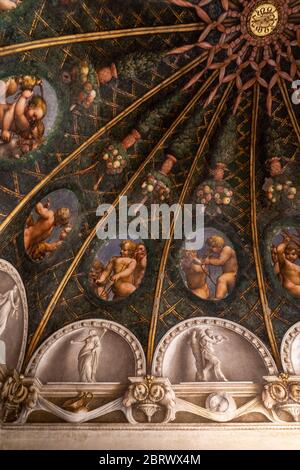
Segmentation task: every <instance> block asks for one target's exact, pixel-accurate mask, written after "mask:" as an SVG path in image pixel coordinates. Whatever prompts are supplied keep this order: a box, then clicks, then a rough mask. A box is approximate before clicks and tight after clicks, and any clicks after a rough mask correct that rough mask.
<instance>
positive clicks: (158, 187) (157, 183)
mask: <svg viewBox="0 0 300 470" xmlns="http://www.w3.org/2000/svg"><path fill="white" fill-rule="evenodd" d="M141 187H142V193H143V195H144V196H145V197H147V198H148V199H151V200H156V201H161V202H163V201H165V200H167V199H169V197H170V192H171V189H170V188H169V186H168V185H167V184H166V183H165V182H164V181H162V180H161V179H159V178H157V177H156V176H155V175H152V174H149V175H148V176H147V179H146V180H145V181H144V182H143V184H142V186H141Z"/></svg>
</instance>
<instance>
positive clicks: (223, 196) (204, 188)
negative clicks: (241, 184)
mask: <svg viewBox="0 0 300 470" xmlns="http://www.w3.org/2000/svg"><path fill="white" fill-rule="evenodd" d="M232 196H233V191H232V189H231V188H229V187H226V186H224V185H215V182H212V184H211V183H209V182H204V183H203V184H202V185H200V186H199V187H198V189H197V197H198V198H199V202H201V204H204V205H206V206H207V205H209V204H211V203H214V204H217V205H218V206H219V205H225V206H227V205H229V204H230V203H231V199H232Z"/></svg>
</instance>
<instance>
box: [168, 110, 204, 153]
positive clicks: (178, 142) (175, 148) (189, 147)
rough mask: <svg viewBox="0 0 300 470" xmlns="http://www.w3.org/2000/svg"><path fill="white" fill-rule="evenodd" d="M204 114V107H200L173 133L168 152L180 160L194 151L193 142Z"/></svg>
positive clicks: (195, 139)
mask: <svg viewBox="0 0 300 470" xmlns="http://www.w3.org/2000/svg"><path fill="white" fill-rule="evenodd" d="M203 115H204V109H203V108H201V109H200V110H198V111H197V112H196V113H194V114H193V115H192V116H191V117H190V118H189V119H188V121H187V123H186V124H185V126H184V127H183V129H181V131H180V132H178V133H177V134H176V135H175V138H174V140H173V142H172V143H171V145H170V147H169V153H171V154H172V155H174V156H175V157H176V158H177V159H179V160H181V159H183V158H187V157H188V156H189V155H190V154H191V153H193V152H194V146H195V142H197V132H198V128H199V127H200V125H201V123H202V120H203Z"/></svg>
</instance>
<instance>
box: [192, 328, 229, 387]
mask: <svg viewBox="0 0 300 470" xmlns="http://www.w3.org/2000/svg"><path fill="white" fill-rule="evenodd" d="M223 341H227V337H226V336H222V335H215V334H214V332H213V330H212V329H211V328H206V329H205V330H204V329H199V330H194V331H193V332H192V336H191V340H190V345H191V349H192V352H193V355H194V358H195V362H196V369H197V372H196V377H195V380H196V382H209V381H212V382H213V381H215V380H217V381H225V382H227V379H226V377H225V375H224V374H223V372H222V370H221V361H220V359H219V358H218V356H217V355H216V353H215V351H214V346H215V345H217V344H220V343H222V342H223Z"/></svg>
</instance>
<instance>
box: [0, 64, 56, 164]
mask: <svg viewBox="0 0 300 470" xmlns="http://www.w3.org/2000/svg"><path fill="white" fill-rule="evenodd" d="M57 115H58V98H57V95H56V92H55V90H54V88H53V87H52V85H51V84H50V83H49V82H48V81H47V80H46V79H45V78H43V77H42V76H38V75H28V74H21V73H19V74H18V73H17V74H16V75H7V76H5V75H3V74H1V77H0V166H2V167H7V166H9V165H14V164H16V165H18V164H20V163H22V162H23V161H24V160H26V158H27V157H29V156H30V155H32V153H33V152H35V151H36V150H37V149H38V148H39V147H40V146H41V145H42V144H44V143H47V140H48V138H49V136H50V134H51V131H52V130H53V128H54V125H55V121H56V118H57Z"/></svg>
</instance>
